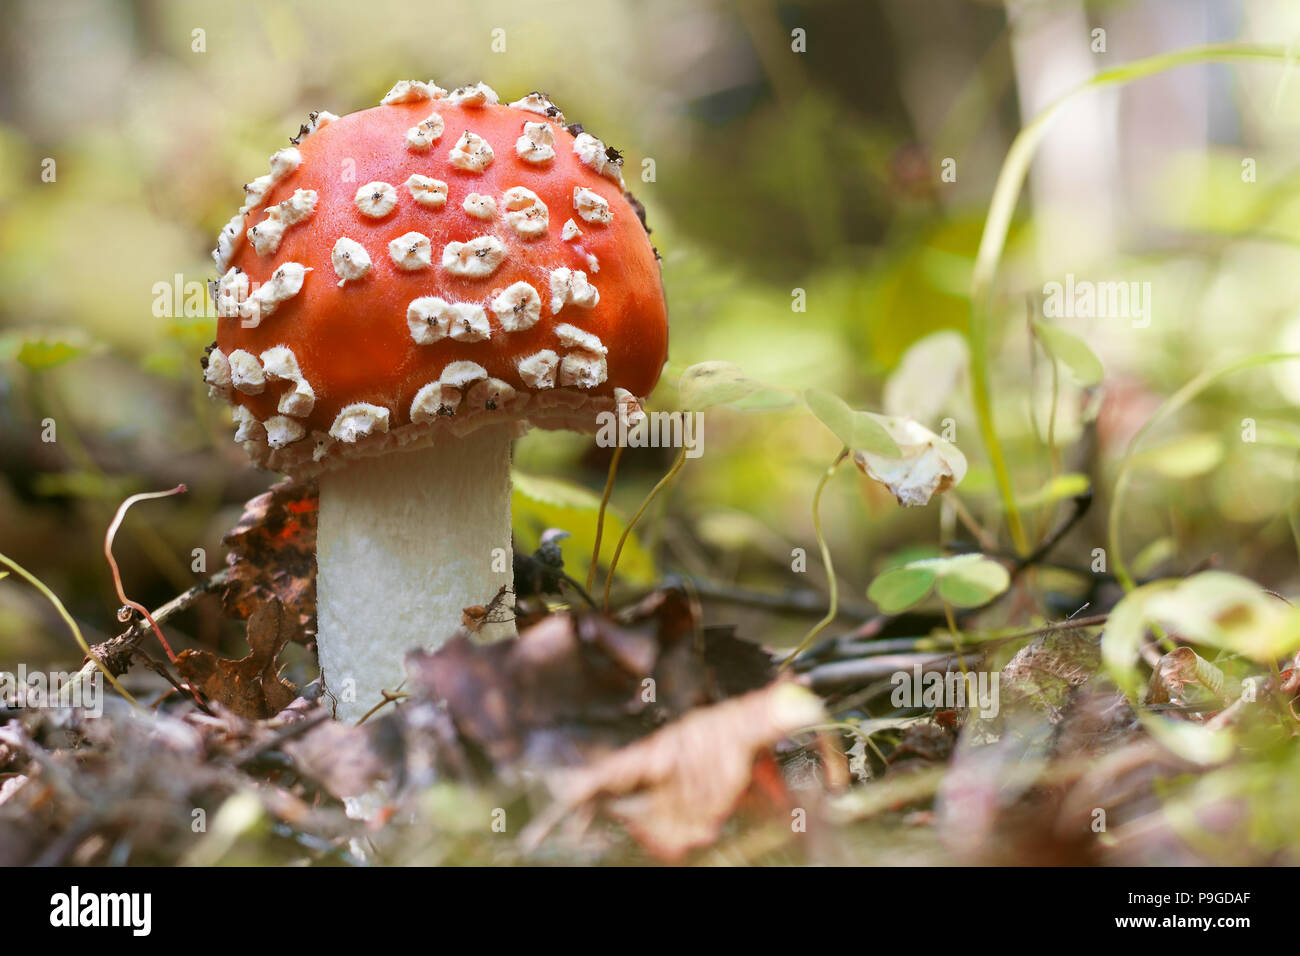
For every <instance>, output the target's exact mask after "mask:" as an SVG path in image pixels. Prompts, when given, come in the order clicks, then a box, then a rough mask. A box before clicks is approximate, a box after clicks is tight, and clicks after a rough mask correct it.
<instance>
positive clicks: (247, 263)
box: [204, 81, 668, 720]
mask: <svg viewBox="0 0 1300 956" xmlns="http://www.w3.org/2000/svg"><path fill="white" fill-rule="evenodd" d="M563 124H564V117H563V116H562V114H561V113H560V111H559V110H558V109H556V108H555V107H554V106H553V105H551V103H550V101H549V100H548V99H547V98H546V97H544V96H543V95H541V94H539V93H533V94H530V95H529V96H527V97H525V98H523V99H522V100H519V101H517V102H515V103H511V104H509V105H504V104H501V103H499V102H498V99H497V95H496V93H494V92H493V91H492V90H491V89H489V88H488V87H486V86H484V85H483V84H476V85H475V86H472V87H465V88H463V89H460V90H456V91H454V92H452V93H450V94H449V93H447V92H446V91H445V90H442V89H440V88H438V87H437V86H436V85H434V84H433V83H432V82H430V83H423V82H419V81H403V82H401V83H398V84H397V85H396V86H395V87H393V89H392V91H391V92H390V93H389V94H388V95H387V96H386V97H384V100H383V102H382V104H381V105H380V106H378V107H376V108H373V109H368V110H362V111H360V112H357V113H351V114H349V115H347V116H342V117H336V116H334V115H333V114H328V113H316V114H312V117H311V121H310V123H309V124H308V125H306V126H304V128H303V130H302V132H301V133H300V135H299V136H298V137H295V138H294V141H293V142H294V145H293V146H291V147H289V148H286V149H283V150H280V152H278V153H276V154H275V155H274V156H272V157H271V172H270V174H269V175H267V176H262V177H260V178H258V179H256V180H254V181H253V182H252V183H250V184H249V185H248V186H246V187H245V192H246V194H247V201H246V202H245V204H244V206H243V208H242V209H240V211H239V213H238V214H237V215H236V216H235V217H234V218H233V219H231V221H230V222H229V223H228V224H227V225H226V227H225V228H224V229H223V230H222V232H221V235H220V237H219V239H218V243H217V248H216V249H215V250H214V252H213V257H214V259H215V260H216V263H217V270H218V273H219V275H220V278H219V279H218V280H217V282H216V284H215V297H216V299H217V305H218V315H219V318H218V331H217V344H216V346H215V347H214V348H212V349H211V350H210V352H209V354H208V356H207V358H206V360H205V366H204V367H205V378H206V380H207V381H208V383H209V385H210V386H211V392H212V393H213V394H214V395H216V396H219V397H223V398H225V399H227V400H228V401H229V402H231V404H232V405H233V406H234V407H233V414H234V419H235V422H236V423H237V424H238V426H239V428H238V430H237V432H236V434H235V440H236V441H238V442H240V443H241V444H242V445H243V446H244V448H245V449H246V450H247V451H248V453H249V454H250V455H251V457H252V458H253V460H254V461H255V462H256V463H258V464H259V465H262V466H264V467H267V468H270V469H273V470H276V471H282V472H285V473H287V474H290V475H292V476H294V477H298V478H311V477H315V478H317V479H318V480H319V485H320V514H319V527H318V532H317V545H316V547H317V555H316V559H317V619H318V624H317V647H318V650H319V655H320V663H321V670H322V674H323V677H324V681H325V686H326V688H327V690H328V692H329V694H330V696H331V697H332V699H333V702H334V707H335V714H336V716H338V717H340V718H342V719H346V720H356V719H358V718H360V717H361V716H362V715H364V714H365V713H367V712H368V711H369V710H371V709H372V708H373V707H374V706H375V705H376V704H378V703H380V702H381V701H382V699H383V697H382V691H383V690H385V689H388V690H392V689H395V688H396V687H397V686H398V685H399V684H400V683H401V682H402V680H403V670H402V662H403V658H404V655H405V652H406V651H407V650H408V649H410V648H412V647H415V646H424V647H434V646H437V645H438V644H440V643H442V642H443V641H445V640H446V639H447V638H449V637H450V636H451V635H452V634H453V633H454V632H455V630H456V627H457V626H458V625H459V624H460V622H461V618H462V612H463V609H464V608H466V607H470V606H473V605H487V604H488V603H489V602H490V601H492V600H493V598H494V597H496V596H497V595H498V594H499V593H501V588H502V586H503V585H509V584H511V582H512V559H511V542H510V442H511V439H512V438H513V437H515V436H516V435H517V434H519V433H520V432H521V431H522V429H523V428H525V427H527V426H528V425H533V426H537V427H540V428H544V429H572V430H578V431H585V432H592V431H595V430H596V425H597V415H598V414H599V413H601V412H615V413H616V414H620V415H635V414H637V413H638V412H639V399H638V398H637V396H645V395H647V394H649V392H650V390H651V389H652V388H653V387H654V384H655V382H656V381H657V380H658V378H659V373H660V370H661V369H662V367H663V363H664V360H665V358H666V354H667V344H668V323H667V315H666V311H665V303H664V296H663V287H662V283H661V280H660V275H659V266H658V262H657V258H656V255H655V252H654V250H653V248H652V247H651V245H650V242H649V240H648V238H647V232H646V229H645V227H644V224H643V222H642V221H641V219H640V216H639V213H638V207H636V206H635V205H634V203H635V201H634V200H631V197H630V196H626V195H625V194H624V190H623V182H622V175H621V171H620V164H619V162H618V161H617V159H614V158H611V157H617V154H616V153H613V152H611V151H609V150H607V149H606V148H605V145H604V144H603V143H601V142H600V140H598V139H596V138H595V137H593V136H591V135H590V134H587V133H585V132H583V131H582V130H581V128H580V127H576V126H575V127H568V128H566V127H565V126H564V125H563Z"/></svg>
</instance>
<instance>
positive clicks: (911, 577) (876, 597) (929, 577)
mask: <svg viewBox="0 0 1300 956" xmlns="http://www.w3.org/2000/svg"><path fill="white" fill-rule="evenodd" d="M934 581H935V573H934V572H933V571H932V570H930V569H929V568H922V567H917V566H916V565H914V564H909V565H904V566H903V567H901V568H892V569H890V570H888V571H886V572H884V573H883V574H881V575H879V576H878V577H876V579H875V580H874V581H872V582H871V586H870V587H868V588H867V598H868V599H869V600H870V601H871V602H872V603H874V604H875V605H876V607H878V608H880V613H881V614H899V613H901V612H903V611H906V610H907V609H908V608H910V607H912V606H913V605H915V604H918V603H920V601H921V600H922V599H924V598H925V596H926V595H927V594H929V593H930V588H931V587H933V586H934Z"/></svg>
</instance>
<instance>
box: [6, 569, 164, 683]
mask: <svg viewBox="0 0 1300 956" xmlns="http://www.w3.org/2000/svg"><path fill="white" fill-rule="evenodd" d="M0 562H3V563H4V564H6V565H8V566H9V567H10V568H12V569H13V571H14V573H15V574H17V575H18V576H19V577H21V578H22V579H23V580H24V581H26V582H27V583H28V584H30V585H31V586H32V587H34V588H36V590H38V591H40V592H41V594H43V595H45V599H46V600H47V601H49V602H50V603H51V604H53V605H54V610H56V611H58V612H59V617H61V618H63V623H65V624H67V625H68V630H70V631H71V632H72V636H73V638H75V639H76V642H77V644H78V646H80V647H81V650H82V653H84V654H85V655H86V656H87V657H88V658H90V659H91V660H92V661H94V662H95V666H96V667H98V668H99V669H100V671H101V672H103V674H104V677H105V678H107V680H108V682H109V683H110V684H112V685H113V688H114V689H115V690H116V691H117V692H118V693H119V694H121V695H122V696H123V697H125V698H126V699H127V700H128V701H130V702H131V704H132V706H134V707H139V706H140V704H139V702H138V701H137V700H136V699H135V698H134V697H132V696H131V695H130V694H129V693H127V690H126V688H125V687H123V686H122V685H121V684H119V683H118V680H117V678H116V677H114V676H113V675H112V674H111V673H110V672H109V670H108V668H107V667H105V666H104V662H103V661H101V660H100V659H99V658H98V657H96V656H95V655H94V653H92V652H91V650H90V645H89V644H87V643H86V639H85V638H84V637H83V636H82V634H81V628H80V627H78V626H77V622H76V621H74V620H73V619H72V615H71V614H69V613H68V609H67V608H66V607H64V606H63V602H62V601H60V600H59V597H58V595H57V594H55V593H54V592H53V591H51V590H50V588H49V587H48V586H47V585H46V584H45V582H44V581H42V580H41V579H40V578H38V577H37V576H36V575H34V574H32V573H31V572H30V571H28V570H27V569H26V568H24V567H23V566H22V565H21V564H19V563H18V562H17V561H15V560H14V559H13V558H11V557H9V556H8V555H5V554H0Z"/></svg>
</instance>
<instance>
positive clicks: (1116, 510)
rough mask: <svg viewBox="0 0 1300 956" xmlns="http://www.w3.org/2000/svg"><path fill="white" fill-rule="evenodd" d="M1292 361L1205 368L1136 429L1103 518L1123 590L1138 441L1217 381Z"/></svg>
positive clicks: (1127, 578) (1292, 357) (1289, 357)
mask: <svg viewBox="0 0 1300 956" xmlns="http://www.w3.org/2000/svg"><path fill="white" fill-rule="evenodd" d="M1294 361H1300V352H1270V353H1266V354H1261V355H1248V356H1246V357H1245V358H1241V359H1237V360H1236V361H1235V362H1229V363H1228V364H1227V365H1225V366H1222V367H1221V368H1218V369H1207V370H1206V371H1204V372H1202V373H1201V374H1200V375H1198V376H1196V377H1195V378H1194V379H1192V380H1191V381H1190V382H1188V383H1187V384H1186V385H1184V386H1183V387H1182V388H1180V389H1179V390H1178V391H1176V392H1174V394H1172V395H1170V396H1169V397H1168V398H1167V399H1165V401H1164V402H1163V403H1162V404H1161V406H1160V407H1159V408H1157V409H1156V410H1155V413H1154V414H1152V416H1151V417H1150V418H1148V419H1147V420H1146V424H1144V425H1143V426H1142V427H1141V428H1139V429H1138V431H1137V433H1136V434H1135V435H1134V436H1133V438H1132V440H1131V441H1130V442H1129V443H1128V448H1127V449H1126V450H1125V452H1124V457H1123V459H1122V460H1121V461H1120V464H1119V472H1118V473H1117V475H1116V476H1115V491H1114V493H1113V494H1112V495H1111V502H1110V515H1109V517H1108V519H1107V524H1108V528H1107V538H1108V539H1109V545H1110V562H1111V568H1112V570H1113V573H1114V575H1115V578H1116V580H1118V581H1119V583H1120V584H1121V585H1122V586H1123V588H1124V590H1125V591H1132V590H1133V588H1134V587H1135V586H1136V582H1135V581H1134V580H1133V576H1132V575H1131V574H1130V573H1129V570H1128V565H1127V564H1126V563H1125V562H1124V551H1123V546H1122V542H1121V540H1120V528H1121V527H1122V525H1121V521H1120V517H1121V514H1122V511H1123V504H1124V496H1125V495H1126V494H1127V493H1128V486H1129V479H1130V478H1131V476H1132V469H1133V460H1134V455H1135V453H1136V452H1137V449H1138V446H1139V445H1140V444H1141V443H1142V440H1143V439H1144V438H1146V436H1147V434H1148V433H1149V432H1150V431H1151V430H1152V429H1153V428H1155V426H1156V425H1158V424H1160V423H1161V422H1163V421H1164V420H1165V419H1166V418H1168V417H1169V416H1170V415H1172V414H1173V413H1174V412H1176V411H1178V410H1179V409H1180V408H1182V407H1183V406H1184V405H1186V404H1187V403H1188V402H1190V401H1191V400H1192V399H1194V398H1195V397H1196V396H1197V395H1199V394H1201V392H1203V391H1205V389H1207V388H1209V387H1210V386H1211V385H1213V384H1214V383H1215V382H1217V381H1219V380H1220V379H1223V378H1226V377H1228V376H1229V375H1233V374H1235V373H1236V372H1241V371H1244V370H1246V369H1249V368H1256V367H1258V366H1261V365H1271V364H1273V363H1276V362H1294Z"/></svg>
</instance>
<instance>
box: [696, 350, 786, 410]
mask: <svg viewBox="0 0 1300 956" xmlns="http://www.w3.org/2000/svg"><path fill="white" fill-rule="evenodd" d="M766 388H767V387H766V386H765V385H763V383H762V382H756V381H754V380H753V379H752V378H748V377H747V376H746V375H745V373H744V372H743V371H741V369H740V366H738V365H733V364H732V363H731V362H720V361H717V362H700V363H698V364H696V365H692V366H691V367H690V368H688V369H686V371H684V372H682V377H681V378H680V379H679V380H678V382H677V392H678V397H679V401H680V402H681V406H682V408H683V409H686V410H687V411H703V410H704V409H706V408H712V407H713V406H714V405H729V404H732V403H734V402H737V401H739V400H741V399H743V398H746V397H747V396H750V395H752V394H754V393H755V392H758V391H760V390H766Z"/></svg>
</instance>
